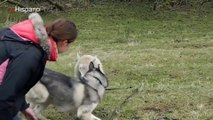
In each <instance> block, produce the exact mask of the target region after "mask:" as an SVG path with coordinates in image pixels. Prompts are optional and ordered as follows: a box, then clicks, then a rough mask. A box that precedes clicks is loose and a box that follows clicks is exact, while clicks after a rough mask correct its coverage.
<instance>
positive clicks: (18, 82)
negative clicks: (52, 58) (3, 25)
mask: <svg viewBox="0 0 213 120" xmlns="http://www.w3.org/2000/svg"><path fill="white" fill-rule="evenodd" d="M8 58H9V64H8V66H7V70H6V73H5V75H4V78H3V82H2V85H0V120H12V118H13V117H14V116H15V115H16V114H17V112H18V111H19V110H24V109H25V108H26V106H25V104H26V102H25V94H26V93H27V92H28V91H29V89H30V88H31V87H33V86H34V85H35V84H36V83H37V81H38V80H39V79H40V78H41V76H42V75H43V71H44V67H45V64H46V58H47V57H46V54H45V53H44V51H43V50H42V48H41V47H40V46H37V45H35V44H33V43H32V42H27V41H10V40H9V41H6V40H1V41H0V64H2V62H4V61H5V60H6V59H8Z"/></svg>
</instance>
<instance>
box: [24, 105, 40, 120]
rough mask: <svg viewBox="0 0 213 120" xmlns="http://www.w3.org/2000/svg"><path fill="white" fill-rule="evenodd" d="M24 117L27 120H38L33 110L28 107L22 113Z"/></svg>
mask: <svg viewBox="0 0 213 120" xmlns="http://www.w3.org/2000/svg"><path fill="white" fill-rule="evenodd" d="M22 113H23V114H24V116H25V117H26V119H27V120H37V118H36V116H35V113H34V112H33V110H32V108H30V107H28V108H27V109H25V110H24V111H22Z"/></svg>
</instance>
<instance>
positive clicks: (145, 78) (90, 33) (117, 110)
mask: <svg viewBox="0 0 213 120" xmlns="http://www.w3.org/2000/svg"><path fill="white" fill-rule="evenodd" d="M86 2H87V1H84V0H82V1H68V2H65V1H61V3H60V5H61V4H62V5H66V4H67V5H68V6H69V7H67V9H65V10H59V9H58V8H55V9H52V10H50V11H45V12H42V13H41V15H42V16H43V18H44V21H45V22H46V24H48V23H49V22H50V21H53V20H54V19H57V18H59V17H65V18H68V19H71V20H73V21H74V22H75V23H76V24H77V26H78V29H79V36H78V39H77V40H76V42H75V43H74V44H72V45H71V46H70V50H69V51H68V52H66V53H64V54H62V55H60V56H59V59H58V61H57V62H56V63H52V62H49V63H48V65H47V67H48V68H51V69H53V70H56V71H59V72H62V73H64V74H67V75H69V76H73V74H74V70H73V69H74V65H75V60H76V54H77V52H79V51H80V53H81V54H82V55H83V54H91V55H97V56H98V57H99V58H100V59H101V60H102V62H103V64H104V68H105V71H106V73H107V74H108V77H109V80H110V86H109V89H110V90H107V91H106V94H105V97H104V99H103V101H102V102H101V104H100V105H99V106H98V107H97V109H96V110H95V113H94V114H95V115H97V116H98V117H100V118H102V119H103V120H212V119H213V56H212V54H213V4H212V1H208V0H150V1H148V0H141V1H139V0H135V1H134V0H130V1H127V0H123V1H122V0H120V1H116V0H114V1H113V0H111V1H106V0H105V1H97V0H93V1H89V3H88V4H86ZM58 3H59V2H58ZM68 3H69V4H68ZM22 4H25V5H27V3H23V2H22ZM29 4H32V5H35V6H36V5H37V4H41V3H34V1H30V2H29ZM43 4H49V3H43ZM7 5H8V6H10V4H7ZM11 6H13V5H11ZM70 6H72V7H70ZM0 14H1V16H2V17H0V24H1V26H8V25H11V24H13V23H16V22H18V21H20V20H21V19H24V18H26V16H27V14H23V13H9V12H8V11H0ZM44 114H45V116H47V117H48V118H49V119H52V120H68V119H70V118H71V115H70V114H69V113H60V112H58V111H57V110H55V108H54V107H53V106H50V107H49V108H48V109H47V110H46V111H45V112H44Z"/></svg>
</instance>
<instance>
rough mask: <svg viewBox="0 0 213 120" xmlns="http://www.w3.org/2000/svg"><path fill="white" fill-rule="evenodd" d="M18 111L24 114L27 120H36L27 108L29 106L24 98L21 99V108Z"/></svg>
mask: <svg viewBox="0 0 213 120" xmlns="http://www.w3.org/2000/svg"><path fill="white" fill-rule="evenodd" d="M20 111H21V112H22V113H23V114H24V116H25V117H26V119H27V120H37V118H36V116H35V113H34V112H33V110H32V108H30V107H29V104H27V102H26V101H25V97H23V98H22V106H21V108H20Z"/></svg>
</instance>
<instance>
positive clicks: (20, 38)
mask: <svg viewBox="0 0 213 120" xmlns="http://www.w3.org/2000/svg"><path fill="white" fill-rule="evenodd" d="M76 38H77V28H76V25H75V24H74V23H73V22H72V21H70V20H66V19H57V20H55V21H54V22H52V23H51V24H50V25H48V26H44V24H43V20H42V18H41V16H40V15H39V14H38V13H31V14H30V15H29V17H28V19H27V20H24V21H22V22H19V23H17V24H15V25H12V26H11V27H9V28H5V29H3V30H2V31H1V32H0V120H12V119H13V118H14V117H15V116H16V115H17V113H18V111H21V112H22V113H23V114H24V115H25V117H26V118H27V120H36V117H35V114H34V113H33V110H32V109H31V108H30V107H29V104H27V103H26V101H25V94H26V93H27V92H28V91H29V90H30V88H32V87H33V86H34V85H35V84H36V83H37V82H38V80H39V79H40V78H41V77H42V75H43V71H44V68H45V64H46V61H47V60H49V61H56V60H57V56H58V54H60V53H63V52H65V51H67V49H68V48H69V45H70V44H71V43H72V42H74V41H75V39H76Z"/></svg>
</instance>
